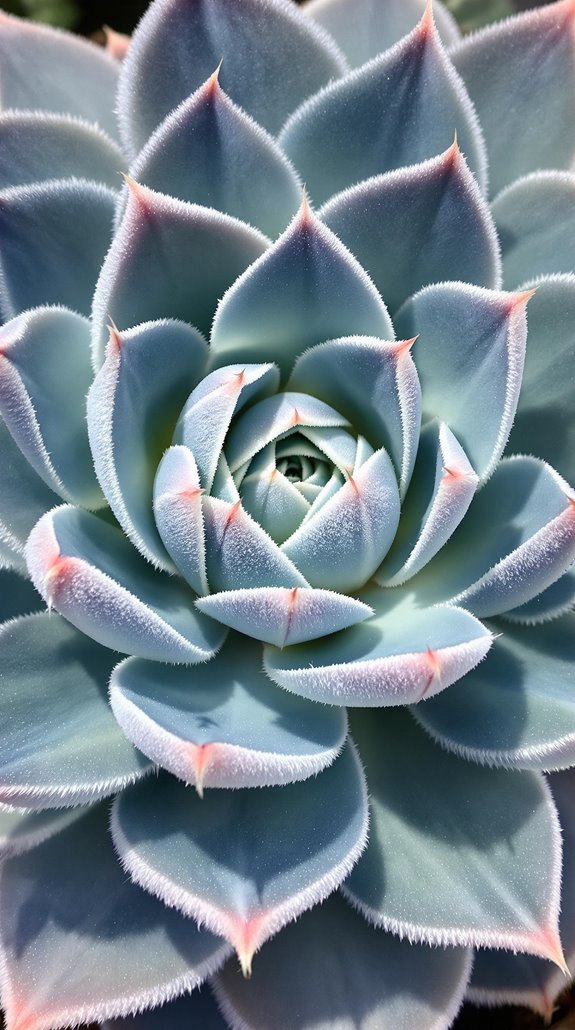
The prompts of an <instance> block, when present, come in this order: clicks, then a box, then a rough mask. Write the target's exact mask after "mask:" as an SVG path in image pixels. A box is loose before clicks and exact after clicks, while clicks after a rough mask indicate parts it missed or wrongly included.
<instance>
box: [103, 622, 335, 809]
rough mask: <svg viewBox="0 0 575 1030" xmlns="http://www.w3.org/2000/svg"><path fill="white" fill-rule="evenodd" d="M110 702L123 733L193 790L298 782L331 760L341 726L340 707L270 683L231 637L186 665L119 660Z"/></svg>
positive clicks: (255, 655)
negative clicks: (210, 658) (202, 661)
mask: <svg viewBox="0 0 575 1030" xmlns="http://www.w3.org/2000/svg"><path fill="white" fill-rule="evenodd" d="M110 700H111V703H112V708H113V710H114V714H115V716H116V718H117V720H118V722H119V723H120V725H121V727H122V729H123V730H124V732H125V733H126V736H127V737H128V738H129V739H130V740H131V741H133V743H134V744H136V746H137V747H139V748H140V749H141V750H143V751H144V752H145V754H147V755H148V756H149V757H150V758H151V759H152V760H153V761H154V762H156V763H157V764H158V765H161V766H163V767H164V768H165V769H168V771H169V772H172V773H174V775H175V776H179V777H180V779H183V780H185V781H186V783H193V784H194V785H195V787H196V789H197V791H198V793H200V794H201V793H202V791H203V789H204V787H231V788H238V787H261V786H273V785H274V784H281V783H291V782H293V781H294V780H304V779H306V778H307V777H308V776H311V775H313V774H315V773H318V772H319V771H320V770H321V769H323V768H325V766H327V765H329V764H330V762H332V761H333V760H334V758H335V757H336V755H337V753H338V751H339V749H340V748H341V746H342V744H343V742H344V740H345V735H346V732H347V721H346V718H345V714H344V713H343V712H342V711H341V709H336V708H323V707H320V706H319V705H312V704H310V703H309V702H307V701H301V700H300V699H299V698H297V699H296V698H294V697H293V696H290V695H288V694H286V693H285V692H284V691H282V690H275V689H274V688H273V687H271V686H270V683H269V680H268V679H267V678H266V677H265V676H264V674H263V672H262V668H261V649H260V648H259V647H258V646H257V645H256V644H251V643H250V642H249V641H247V640H245V639H244V638H242V637H239V636H236V635H235V634H231V635H230V637H229V638H228V641H227V642H226V644H225V645H224V648H223V651H222V652H221V654H219V655H218V657H217V658H216V659H215V660H214V662H213V663H212V662H210V664H209V665H206V666H202V667H200V668H197V669H193V670H191V669H181V668H180V669H178V668H167V667H166V666H158V665H157V664H156V663H155V662H144V661H142V660H141V659H137V658H128V659H127V660H126V661H124V662H122V663H121V664H120V665H119V666H117V668H116V669H115V671H114V673H113V675H112V679H111V683H110Z"/></svg>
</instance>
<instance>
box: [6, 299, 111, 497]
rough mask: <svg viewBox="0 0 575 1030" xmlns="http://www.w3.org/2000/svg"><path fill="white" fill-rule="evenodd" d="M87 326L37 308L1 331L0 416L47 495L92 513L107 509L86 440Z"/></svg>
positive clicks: (73, 317) (52, 310) (64, 314)
mask: <svg viewBox="0 0 575 1030" xmlns="http://www.w3.org/2000/svg"><path fill="white" fill-rule="evenodd" d="M91 380H92V367H91V363H90V325H89V322H88V321H87V319H85V318H82V317H81V316H80V315H76V314H74V312H73V311H67V310H66V309H64V308H35V309H34V310H32V311H27V312H25V313H24V314H22V315H19V316H18V317H17V318H14V319H12V321H10V322H7V323H6V324H5V325H4V326H3V327H2V329H1V330H0V411H1V413H2V415H3V418H4V420H5V423H6V425H7V426H8V429H9V430H10V432H11V434H12V436H13V438H14V440H15V442H16V443H17V445H18V446H19V448H20V449H21V451H22V453H23V454H24V456H25V457H26V458H27V460H28V461H29V462H30V464H31V465H32V467H33V468H34V470H35V472H36V473H37V474H38V475H39V476H40V477H41V478H42V479H43V480H44V482H45V483H46V485H47V486H48V487H50V490H53V491H55V492H56V493H57V494H59V495H60V496H61V497H63V498H64V499H65V500H67V501H73V502H74V501H75V502H77V503H78V504H82V505H85V506H86V507H88V508H100V507H102V505H103V504H104V498H103V497H102V492H101V490H100V487H99V485H98V482H97V480H96V476H95V474H94V466H93V463H92V458H91V455H90V448H89V446H88V434H87V432H86V393H87V391H88V388H89V386H90V382H91Z"/></svg>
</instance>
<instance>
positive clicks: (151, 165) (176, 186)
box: [0, 72, 301, 238]
mask: <svg viewBox="0 0 575 1030" xmlns="http://www.w3.org/2000/svg"><path fill="white" fill-rule="evenodd" d="M0 138H1V137H0ZM130 175H131V176H132V177H133V178H134V179H136V180H137V181H138V182H143V183H145V184H146V186H151V187H152V189H155V190H159V192H160V193H168V194H169V195H170V196H172V197H179V198H180V200H188V201H191V202H192V203H195V204H204V205H205V206H206V207H215V208H216V209H217V210H218V211H225V212H226V213H227V214H228V215H235V217H236V218H241V219H243V221H244V222H248V223H249V224H250V225H254V226H256V227H257V228H258V229H261V231H262V232H264V233H266V235H267V236H270V237H272V238H273V237H274V236H277V235H278V233H280V232H282V230H283V229H285V227H286V225H287V224H288V222H289V221H290V219H291V218H292V216H293V214H294V212H295V211H297V209H298V207H299V204H300V199H301V184H300V182H299V179H298V176H297V174H296V172H295V170H294V168H293V167H292V165H291V164H290V162H289V161H288V160H287V158H286V157H285V156H284V154H283V153H282V151H281V150H280V148H279V147H278V145H277V143H276V142H275V140H274V139H273V137H272V136H269V135H268V134H267V132H265V130H264V129H262V127H261V126H260V125H258V124H257V122H254V121H253V119H252V118H250V117H249V116H248V115H247V114H246V113H245V111H243V110H242V109H241V108H240V107H237V106H236V104H234V103H233V102H232V101H231V100H230V99H229V97H228V96H227V95H226V94H225V93H224V91H223V90H222V89H221V87H220V85H219V82H218V72H215V73H214V74H213V75H211V76H210V78H209V79H208V80H207V81H206V82H205V83H204V84H203V85H202V86H200V87H199V89H197V90H196V92H195V93H193V94H192V96H191V97H188V98H186V99H185V100H183V101H182V103H181V104H180V105H179V107H177V108H176V109H175V110H174V111H171V112H170V114H168V116H167V117H166V118H165V119H164V121H163V122H162V123H161V125H159V126H158V128H157V129H156V131H155V132H154V133H153V135H152V136H151V138H150V139H149V140H148V142H147V143H146V145H145V147H144V149H143V150H142V151H141V153H140V154H138V157H137V158H136V160H135V161H134V163H133V164H132V166H131V168H130Z"/></svg>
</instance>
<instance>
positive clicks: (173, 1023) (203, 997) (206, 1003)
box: [102, 986, 228, 1030]
mask: <svg viewBox="0 0 575 1030" xmlns="http://www.w3.org/2000/svg"><path fill="white" fill-rule="evenodd" d="M166 1025H167V1026H169V1027H170V1030H189V1028H190V1026H194V1025H196V1026H198V1027H199V1026H201V1028H202V1030H227V1026H228V1024H227V1023H226V1022H225V1020H224V1017H223V1016H222V1015H221V1013H220V1010H219V1008H218V1006H217V1004H216V1000H215V998H214V996H213V994H212V993H211V991H210V990H209V989H208V987H204V986H202V987H201V988H200V990H195V991H194V992H193V993H192V994H191V995H189V994H184V995H182V997H180V998H176V999H175V1001H169V1002H167V1003H166V1004H164V1005H162V1007H161V1008H157V1009H151V1010H148V1011H147V1012H140V1013H139V1015H137V1016H126V1017H125V1018H124V1019H114V1020H108V1021H107V1022H105V1023H102V1030H165V1028H166Z"/></svg>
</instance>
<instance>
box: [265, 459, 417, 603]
mask: <svg viewBox="0 0 575 1030" xmlns="http://www.w3.org/2000/svg"><path fill="white" fill-rule="evenodd" d="M399 515H400V499H399V490H398V488H397V479H396V477H395V471H394V468H393V465H392V463H391V459H390V457H389V455H388V453H387V451H386V450H384V449H383V448H382V449H381V450H379V451H376V452H375V453H374V454H372V455H371V457H369V458H368V459H367V461H365V462H364V463H363V465H361V466H360V467H359V468H358V469H354V470H353V474H352V475H351V476H350V477H349V479H347V481H346V482H345V483H344V485H343V486H342V487H341V488H340V489H339V490H338V491H337V493H336V494H334V496H333V497H330V499H329V500H328V501H326V503H325V504H324V505H323V506H322V507H321V508H320V509H319V511H317V512H316V513H314V512H311V513H310V517H309V518H308V519H306V520H305V521H304V522H303V523H302V524H301V526H300V527H299V529H297V530H296V531H295V533H293V535H292V536H290V537H288V539H287V540H286V541H285V543H283V544H282V545H281V550H282V552H283V553H284V554H285V555H287V557H288V558H290V559H291V560H292V561H293V563H294V565H296V566H297V568H298V569H299V570H300V571H301V572H302V573H303V575H304V576H305V577H306V579H307V580H308V581H309V583H311V584H312V586H314V587H320V588H323V589H326V590H329V589H333V590H340V591H343V592H345V593H351V592H352V591H354V590H359V589H360V588H361V587H362V586H363V585H364V584H365V583H367V581H368V580H369V579H371V577H372V575H373V573H374V572H375V571H376V569H377V568H378V567H379V565H380V564H381V562H382V561H383V559H384V557H385V555H386V554H387V552H388V550H389V548H390V546H391V542H392V540H393V538H394V536H395V533H396V530H397V526H398V524H399Z"/></svg>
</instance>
